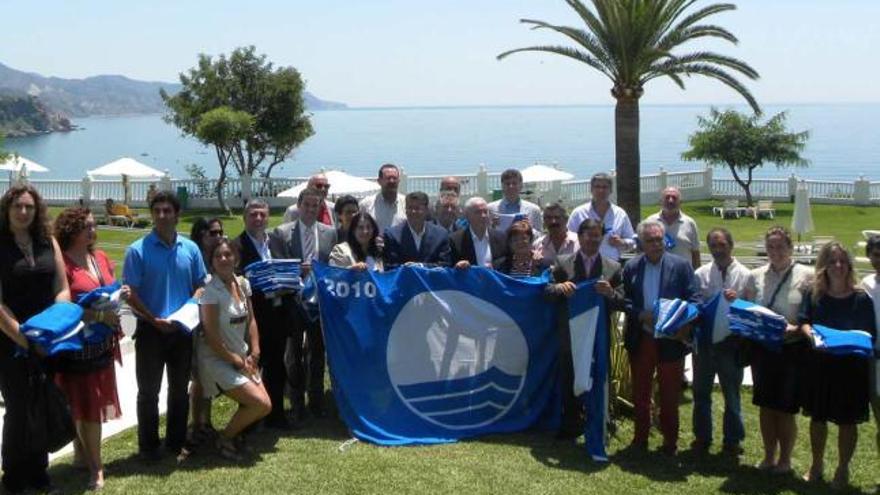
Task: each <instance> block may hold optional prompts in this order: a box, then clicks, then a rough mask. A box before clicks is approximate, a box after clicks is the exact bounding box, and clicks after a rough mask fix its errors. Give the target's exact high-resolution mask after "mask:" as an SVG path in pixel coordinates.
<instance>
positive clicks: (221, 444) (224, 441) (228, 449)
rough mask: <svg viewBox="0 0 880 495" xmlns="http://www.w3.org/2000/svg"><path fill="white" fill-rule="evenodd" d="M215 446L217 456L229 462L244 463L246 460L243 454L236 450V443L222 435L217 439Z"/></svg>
mask: <svg viewBox="0 0 880 495" xmlns="http://www.w3.org/2000/svg"><path fill="white" fill-rule="evenodd" d="M214 445H215V446H216V447H217V454H219V455H220V457H222V458H224V459H226V460H227V461H232V462H242V461H243V460H244V458H243V457H242V456H241V453H240V452H239V451H238V449H237V448H235V441H234V440H233V439H231V438H226V437H224V436H223V435H220V436H218V437H217V440H216V442H215V444H214Z"/></svg>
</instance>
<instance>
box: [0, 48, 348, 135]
mask: <svg viewBox="0 0 880 495" xmlns="http://www.w3.org/2000/svg"><path fill="white" fill-rule="evenodd" d="M160 88H164V89H165V90H166V91H167V92H169V93H175V92H177V91H178V90H179V89H180V84H176V83H166V82H151V81H136V80H134V79H130V78H128V77H125V76H119V75H100V76H93V77H87V78H85V79H64V78H60V77H45V76H42V75H40V74H35V73H32V72H23V71H19V70H15V69H13V68H11V67H8V66H6V65H3V64H2V63H0V130H2V129H4V128H5V130H6V132H7V133H8V134H9V135H26V134H31V133H34V132H50V131H56V130H65V129H64V128H63V126H62V125H55V124H54V123H52V122H48V123H46V125H47V126H48V128H42V129H41V128H33V129H29V128H24V129H22V128H18V129H17V128H16V126H15V125H12V124H11V123H10V121H9V118H8V117H9V115H12V113H13V111H12V110H10V109H11V108H12V109H19V110H20V111H28V110H29V109H35V110H38V111H39V113H40V114H42V115H44V116H48V117H47V118H49V119H50V120H54V121H57V123H60V122H62V121H63V120H66V119H67V118H76V117H88V116H92V115H131V114H148V113H161V112H164V111H165V104H164V103H163V102H162V98H161V97H160V96H159V89H160ZM303 97H304V99H305V101H306V106H307V107H308V108H309V109H310V110H331V109H343V108H346V105H345V104H343V103H337V102H332V101H325V100H321V99H320V98H317V97H315V96H314V95H312V94H311V93H309V92H305V93H304V96H303ZM4 110H5V112H4ZM4 115H6V117H7V119H5V120H6V122H5V123H4V119H3V116H4ZM16 115H18V117H21V118H19V119H18V120H19V121H21V120H31V121H33V120H40V119H38V118H37V117H36V116H35V115H23V114H16ZM67 125H68V129H69V122H67ZM18 127H20V125H19V126H18ZM38 127H39V126H38Z"/></svg>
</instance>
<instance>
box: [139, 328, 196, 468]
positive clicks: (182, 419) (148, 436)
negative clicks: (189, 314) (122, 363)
mask: <svg viewBox="0 0 880 495" xmlns="http://www.w3.org/2000/svg"><path fill="white" fill-rule="evenodd" d="M134 348H135V353H136V355H135V375H136V376H137V384H138V395H137V419H138V448H139V450H140V451H141V452H151V451H155V450H157V449H158V448H159V390H160V389H161V387H162V373H163V371H165V370H166V369H167V375H166V376H167V379H168V411H167V413H166V415H165V419H166V422H165V425H166V427H165V447H166V448H167V449H168V450H170V451H172V452H178V451H179V450H180V448H181V447H183V445H184V442H185V441H186V422H187V417H188V415H189V391H188V388H187V385H188V384H189V378H190V372H191V371H192V337H191V336H189V335H186V334H184V333H183V332H174V333H170V334H165V333H161V332H159V331H158V330H156V329H155V328H154V327H153V326H151V325H149V324H148V323H146V322H144V321H140V320H138V324H137V331H136V333H135V341H134Z"/></svg>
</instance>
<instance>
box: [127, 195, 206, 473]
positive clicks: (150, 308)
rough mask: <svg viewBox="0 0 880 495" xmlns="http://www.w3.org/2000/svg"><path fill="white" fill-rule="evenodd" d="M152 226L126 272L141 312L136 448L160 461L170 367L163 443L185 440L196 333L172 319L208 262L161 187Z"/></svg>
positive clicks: (131, 250) (176, 446) (132, 249)
mask: <svg viewBox="0 0 880 495" xmlns="http://www.w3.org/2000/svg"><path fill="white" fill-rule="evenodd" d="M150 215H151V216H152V218H153V231H152V232H150V233H149V234H148V235H147V236H146V237H143V238H141V239H138V240H137V241H135V242H134V243H133V244H132V245H131V246H129V247H128V250H126V253H125V264H124V268H123V272H122V276H123V279H124V280H125V283H126V284H128V285H129V286H130V287H131V296H130V297H129V304H130V305H131V307H132V309H133V310H134V312H135V314H136V315H137V319H138V323H137V330H136V331H135V353H136V357H135V373H136V375H137V382H138V396H137V418H138V449H139V451H140V453H141V455H142V456H143V457H144V458H145V459H146V460H158V458H159V457H160V456H161V454H160V451H159V389H160V388H161V386H162V373H163V372H164V370H165V367H166V366H167V368H168V413H167V428H166V435H165V448H166V449H167V450H169V451H170V452H171V453H172V454H174V455H177V454H178V453H179V452H180V450H181V449H182V448H183V446H184V442H185V441H186V422H187V416H188V414H189V393H188V391H187V386H188V384H189V377H190V371H191V365H192V336H191V335H190V334H189V333H185V332H183V331H182V330H180V328H179V327H178V326H176V325H175V324H173V323H172V322H171V321H170V320H168V316H169V315H171V314H172V313H174V312H175V311H177V310H178V309H180V308H181V307H182V306H183V305H184V304H185V303H186V302H187V301H188V300H189V299H190V298H191V297H192V296H193V293H194V292H195V290H196V289H197V288H199V287H201V286H202V285H203V284H204V280H205V276H206V272H205V263H204V261H203V260H202V254H201V252H200V251H199V248H198V246H196V244H195V243H194V242H192V241H190V240H189V239H186V238H184V237H181V236H180V235H178V234H177V230H176V227H177V221H178V218H179V215H180V202H179V201H178V200H177V197H175V196H174V195H173V194H171V193H170V192H167V191H162V192H159V193H158V194H156V196H154V197H153V199H152V200H151V201H150Z"/></svg>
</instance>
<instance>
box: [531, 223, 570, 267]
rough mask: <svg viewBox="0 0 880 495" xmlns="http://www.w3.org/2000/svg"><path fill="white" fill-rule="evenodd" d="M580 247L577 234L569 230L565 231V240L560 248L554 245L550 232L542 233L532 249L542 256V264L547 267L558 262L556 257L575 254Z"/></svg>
mask: <svg viewBox="0 0 880 495" xmlns="http://www.w3.org/2000/svg"><path fill="white" fill-rule="evenodd" d="M580 248H581V245H580V242H579V241H578V236H577V234H575V233H574V232H568V231H566V232H565V240H564V241H562V245H561V246H559V249H556V246H554V245H553V241H552V240H551V239H550V234H544V235H542V236H541V237H539V238H538V239H537V240H535V242H534V243H533V244H532V249H533V250H534V251H535V252H536V253H537V254H538V255H540V256H541V266H543V267H545V268H546V267H548V266H550V265H552V264H553V263H556V258H558V257H560V256H563V255H566V254H574V253H576V252H578V250H579V249H580Z"/></svg>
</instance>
